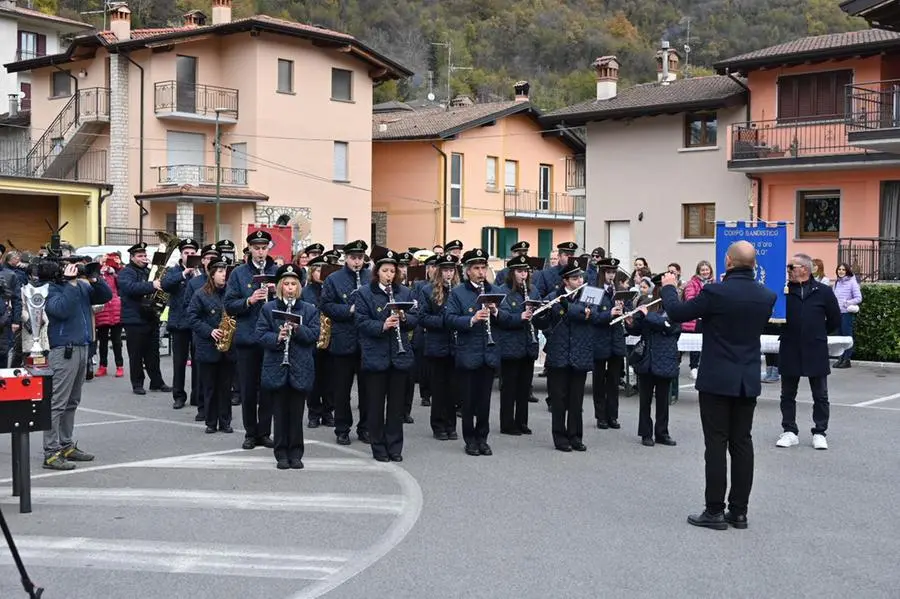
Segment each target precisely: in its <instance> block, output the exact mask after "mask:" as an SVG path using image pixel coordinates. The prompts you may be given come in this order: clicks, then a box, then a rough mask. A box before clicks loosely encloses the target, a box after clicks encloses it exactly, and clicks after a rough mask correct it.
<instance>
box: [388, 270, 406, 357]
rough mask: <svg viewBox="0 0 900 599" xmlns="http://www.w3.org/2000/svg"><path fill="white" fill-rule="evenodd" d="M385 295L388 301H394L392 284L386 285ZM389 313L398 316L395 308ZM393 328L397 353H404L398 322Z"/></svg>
mask: <svg viewBox="0 0 900 599" xmlns="http://www.w3.org/2000/svg"><path fill="white" fill-rule="evenodd" d="M387 295H388V301H389V302H390V303H392V304H393V303H394V286H393V285H388V288H387ZM391 314H392V315H393V316H398V312H397V311H396V310H393V311H392V312H391ZM394 330H395V331H397V353H398V354H405V353H406V349H405V348H404V347H403V333H401V332H400V324H399V323H398V324H397V328H396V329H394Z"/></svg>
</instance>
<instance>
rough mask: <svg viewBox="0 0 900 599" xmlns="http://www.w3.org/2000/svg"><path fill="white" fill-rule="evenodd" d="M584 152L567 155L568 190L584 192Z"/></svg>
mask: <svg viewBox="0 0 900 599" xmlns="http://www.w3.org/2000/svg"><path fill="white" fill-rule="evenodd" d="M584 165H585V162H584V154H580V155H578V156H566V191H581V193H582V194H583V193H584V180H585V169H584Z"/></svg>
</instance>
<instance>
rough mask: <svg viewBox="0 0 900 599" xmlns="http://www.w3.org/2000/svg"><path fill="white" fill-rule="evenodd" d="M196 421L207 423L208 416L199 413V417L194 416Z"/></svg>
mask: <svg viewBox="0 0 900 599" xmlns="http://www.w3.org/2000/svg"><path fill="white" fill-rule="evenodd" d="M194 420H195V421H197V422H205V421H206V414H204V413H203V412H197V415H196V416H194Z"/></svg>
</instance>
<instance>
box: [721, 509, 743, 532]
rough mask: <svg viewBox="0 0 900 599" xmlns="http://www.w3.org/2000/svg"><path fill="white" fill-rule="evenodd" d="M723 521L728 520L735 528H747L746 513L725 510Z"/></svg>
mask: <svg viewBox="0 0 900 599" xmlns="http://www.w3.org/2000/svg"><path fill="white" fill-rule="evenodd" d="M725 522H728V523H729V524H731V525H732V526H733V527H735V528H740V529H744V528H747V515H746V514H737V513H735V512H732V511H731V510H728V511H727V512H725Z"/></svg>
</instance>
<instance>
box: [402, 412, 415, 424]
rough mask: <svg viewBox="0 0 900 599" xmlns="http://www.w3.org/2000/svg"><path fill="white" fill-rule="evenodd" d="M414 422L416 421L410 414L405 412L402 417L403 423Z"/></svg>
mask: <svg viewBox="0 0 900 599" xmlns="http://www.w3.org/2000/svg"><path fill="white" fill-rule="evenodd" d="M415 423H416V421H415V420H413V417H412V416H410V415H409V414H407V415H406V416H404V417H403V424H415Z"/></svg>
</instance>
